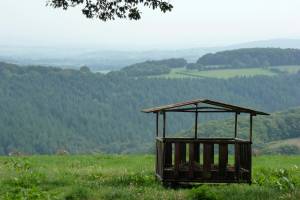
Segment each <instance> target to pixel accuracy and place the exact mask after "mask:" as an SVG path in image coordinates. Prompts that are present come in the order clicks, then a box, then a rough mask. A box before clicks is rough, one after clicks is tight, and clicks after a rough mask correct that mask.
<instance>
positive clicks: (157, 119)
mask: <svg viewBox="0 0 300 200" xmlns="http://www.w3.org/2000/svg"><path fill="white" fill-rule="evenodd" d="M158 122H159V112H156V137H158V132H159V124H158Z"/></svg>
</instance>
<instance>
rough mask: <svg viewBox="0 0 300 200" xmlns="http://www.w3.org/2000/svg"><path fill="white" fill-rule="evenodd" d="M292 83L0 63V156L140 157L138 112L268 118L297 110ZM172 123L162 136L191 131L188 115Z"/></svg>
mask: <svg viewBox="0 0 300 200" xmlns="http://www.w3.org/2000/svg"><path fill="white" fill-rule="evenodd" d="M299 85H300V74H299V73H298V74H295V75H281V76H276V77H275V76H274V77H264V76H256V77H253V78H232V79H228V80H220V79H201V80H199V79H197V80H194V79H182V80H177V79H174V80H167V79H149V78H130V77H128V76H119V74H118V73H109V74H107V75H103V74H100V73H91V72H90V71H89V70H86V69H82V70H67V69H65V70H62V69H59V68H46V67H18V66H15V65H7V64H5V63H1V64H0V111H1V112H0V137H1V140H0V153H1V154H8V153H9V152H11V151H15V150H17V151H21V152H25V153H55V152H56V151H57V150H59V149H65V150H67V151H69V152H72V153H83V152H99V151H101V152H145V151H149V149H151V147H152V145H153V138H154V133H153V131H154V118H153V116H152V115H146V114H143V113H141V112H140V110H141V109H142V108H146V107H151V106H157V105H160V104H165V103H172V102H176V101H182V100H188V99H194V98H199V97H205V98H212V99H217V100H222V101H225V102H230V103H236V104H239V105H244V106H250V107H255V108H257V109H262V110H264V111H268V112H272V111H277V110H284V109H287V108H290V107H294V106H299V105H300V100H299V99H300V88H299ZM176 117H178V118H177V119H179V123H178V122H177V123H174V120H173V118H172V117H170V118H168V119H169V120H170V121H169V123H170V124H169V125H168V127H167V129H168V132H172V133H177V132H179V131H182V130H187V129H190V127H192V124H193V121H192V118H191V117H192V116H176ZM200 119H201V120H202V122H203V121H205V120H206V119H204V118H200ZM171 127H173V129H172V128H171Z"/></svg>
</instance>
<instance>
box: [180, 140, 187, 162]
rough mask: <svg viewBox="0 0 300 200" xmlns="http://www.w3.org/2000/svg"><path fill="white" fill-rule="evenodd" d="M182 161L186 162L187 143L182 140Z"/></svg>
mask: <svg viewBox="0 0 300 200" xmlns="http://www.w3.org/2000/svg"><path fill="white" fill-rule="evenodd" d="M180 161H181V162H180V163H181V164H182V163H186V143H184V142H180Z"/></svg>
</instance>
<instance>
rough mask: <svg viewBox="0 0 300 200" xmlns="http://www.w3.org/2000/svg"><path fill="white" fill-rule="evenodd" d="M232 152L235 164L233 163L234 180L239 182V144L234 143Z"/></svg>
mask: <svg viewBox="0 0 300 200" xmlns="http://www.w3.org/2000/svg"><path fill="white" fill-rule="evenodd" d="M234 151H235V162H234V166H235V173H236V178H237V179H238V180H239V179H240V168H241V166H240V165H241V159H240V158H241V157H240V156H241V154H240V144H239V143H236V144H235V145H234Z"/></svg>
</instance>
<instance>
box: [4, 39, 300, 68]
mask: <svg viewBox="0 0 300 200" xmlns="http://www.w3.org/2000/svg"><path fill="white" fill-rule="evenodd" d="M194 46H195V47H194V48H186V49H169V50H162V49H149V50H124V49H123V50H120V49H114V50H105V49H103V48H102V47H97V46H96V47H95V46H91V47H45V46H41V47H35V46H3V45H2V46H1V45H0V61H5V62H11V63H17V64H20V65H44V66H59V67H63V68H77V69H78V68H79V67H80V66H83V65H86V66H89V67H90V68H91V69H92V70H94V71H98V70H103V69H110V70H112V69H120V68H122V67H125V66H128V65H132V64H134V63H139V62H144V61H146V60H161V59H169V58H184V59H186V60H187V61H188V62H196V61H197V59H198V58H199V57H200V56H203V55H205V54H207V53H215V52H218V51H225V50H232V49H240V48H257V47H260V48H265V47H273V48H300V39H299V40H298V39H274V40H264V41H253V42H248V43H241V44H234V45H226V46H216V47H199V46H200V45H197V44H195V45H194ZM166 48H167V47H166Z"/></svg>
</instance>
